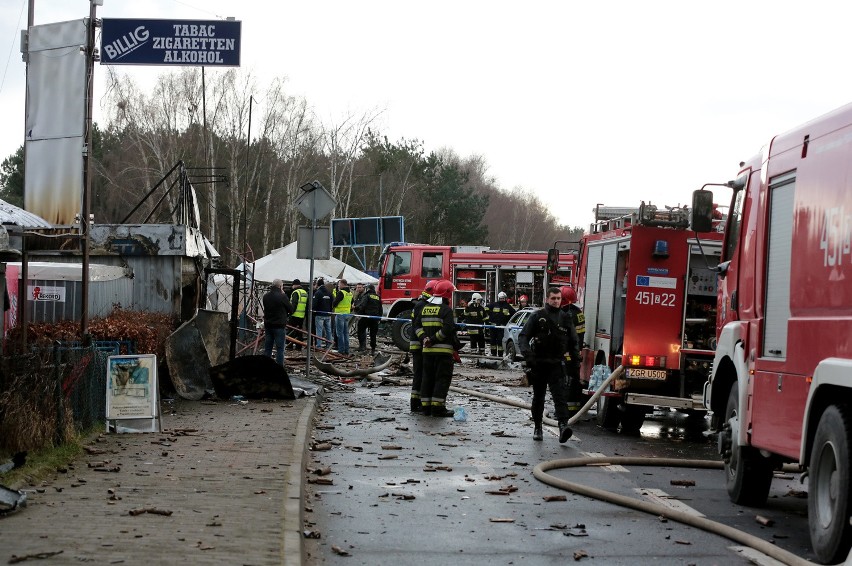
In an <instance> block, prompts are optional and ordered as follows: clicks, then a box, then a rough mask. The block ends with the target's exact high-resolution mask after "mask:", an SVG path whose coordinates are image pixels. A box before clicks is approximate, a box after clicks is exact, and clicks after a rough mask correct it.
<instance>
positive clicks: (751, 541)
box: [370, 366, 852, 566]
mask: <svg viewBox="0 0 852 566" xmlns="http://www.w3.org/2000/svg"><path fill="white" fill-rule="evenodd" d="M623 372H624V367H623V366H618V367H617V368H616V369H615V370H614V371H613V372H612V373H611V374H610V376H609V377H608V378H606V379H605V380H604V382H603V383H601V385H600V387H599V388H598V389H597V391H595V393H594V394H593V395H592V396H591V397H590V398H589V400H588V401H587V402H586V404H585V405H583V407H582V408H581V409H580V410H579V411H578V412H577V414H576V415H574V416H573V417H571V419H569V420H568V424H569V425H573V424H575V423H576V422H577V421H578V420H579V419H580V417H581V416H583V415H584V414H585V413H586V412H588V410H589V409H590V408H592V406H594V404H595V403H597V400H598V399H599V398H600V396H601V395H602V394H603V392H604V391H606V390H607V388H608V387H609V385H610V383H612V381H613V380H615V379H616V378H617V377H619V376H620V375H621V374H622V373H623ZM370 379H376V380H381V379H382V378H380V377H372V376H371V377H370ZM450 391H454V392H456V393H462V394H464V395H469V396H471V397H477V398H479V399H486V400H488V401H494V402H495V403H501V404H503V405H509V406H512V407H518V408H521V409H530V405H529V404H528V403H524V402H523V401H518V400H515V399H507V398H505V397H500V396H498V395H492V394H489V393H481V392H479V391H475V390H472V389H467V388H464V387H457V386H455V385H453V386H451V387H450ZM544 423H545V424H547V425H549V426H557V425H558V423H557V421H555V420H553V419H550V418H545V419H544ZM616 464H620V465H624V466H656V467H669V468H675V467H677V468H701V469H722V468H723V464H722V462H719V461H716V460H688V459H678V458H634V457H625V456H612V457H606V456H604V457H584V458H566V459H560V460H549V461H546V462H541V463H540V464H538V465H536V466H535V468H533V476H534V477H535V478H536V479H537V480H539V481H541V482H543V483H546V484H548V485H550V486H553V487H556V488H559V489H563V490H565V491H570V492H572V493H576V494H578V495H583V496H586V497H591V498H593V499H598V500H600V501H606V502H608V503H613V504H615V505H619V506H621V507H628V508H630V509H635V510H637V511H642V512H644V513H649V514H651V515H654V516H656V517H661V516H662V517H666V518H667V519H670V520H672V521H677V522H679V523H683V524H685V525H689V526H692V527H696V528H699V529H701V530H704V531H707V532H709V533H713V534H716V535H719V536H722V537H725V538H727V539H729V540H732V541H734V542H736V543H739V544H742V545H744V546H747V547H749V548H752V549H754V550H757V551H759V552H762V553H763V554H765V555H767V556H769V557H770V558H773V559H774V560H777V561H779V562H781V563H783V564H787V565H788V566H805V565H814V563H813V562H810V561H809V560H805V559H804V558H801V557H799V556H796V555H795V554H793V553H792V552H789V551H786V550H783V549H781V548H778V547H777V546H776V545H774V544H772V543H770V542H767V541H765V540H763V539H761V538H759V537H756V536H754V535H750V534H748V533H745V532H743V531H740V530H737V529H735V528H733V527H729V526H728V525H725V524H722V523H719V522H717V521H711V520H710V519H706V518H704V517H696V516H694V515H690V514H688V513H684V512H682V511H676V510H674V509H671V508H669V507H666V506H663V505H658V504H655V503H650V502H648V501H642V500H639V499H635V498H633V497H627V496H624V495H619V494H617V493H613V492H610V491H605V490H602V489H598V488H594V487H589V486H585V485H582V484H578V483H574V482H570V481H567V480H563V479H560V478H557V477H555V476H553V475H550V474H549V473H548V472H549V471H551V470H559V469H564V468H577V467H580V466H601V465H616ZM845 564H852V553H850V556H849V558H847V560H846V562H845Z"/></svg>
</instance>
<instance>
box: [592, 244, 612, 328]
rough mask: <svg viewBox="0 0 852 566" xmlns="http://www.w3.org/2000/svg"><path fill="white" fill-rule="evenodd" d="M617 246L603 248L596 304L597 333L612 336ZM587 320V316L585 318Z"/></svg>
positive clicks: (608, 245) (607, 245)
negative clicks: (598, 298)
mask: <svg viewBox="0 0 852 566" xmlns="http://www.w3.org/2000/svg"><path fill="white" fill-rule="evenodd" d="M617 256H618V244H617V243H615V242H613V243H611V244H606V245H605V246H604V247H603V258H602V260H601V262H602V263H601V287H600V301H599V302H598V322H597V325H596V330H597V332H602V333H604V334H612V311H613V304H614V301H615V274H616V271H617V268H618V262H617V261H616V258H617ZM586 319H587V320H588V316H587V317H586Z"/></svg>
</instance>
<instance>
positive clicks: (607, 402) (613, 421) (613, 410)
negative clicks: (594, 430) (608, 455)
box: [598, 396, 621, 432]
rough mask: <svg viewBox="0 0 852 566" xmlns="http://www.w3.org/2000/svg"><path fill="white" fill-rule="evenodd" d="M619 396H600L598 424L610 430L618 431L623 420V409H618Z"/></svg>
mask: <svg viewBox="0 0 852 566" xmlns="http://www.w3.org/2000/svg"><path fill="white" fill-rule="evenodd" d="M617 405H618V397H604V396H600V397H599V398H598V425H600V426H601V428H603V429H604V430H608V431H610V432H617V431H618V424H619V423H620V422H621V411H619V410H618V407H617Z"/></svg>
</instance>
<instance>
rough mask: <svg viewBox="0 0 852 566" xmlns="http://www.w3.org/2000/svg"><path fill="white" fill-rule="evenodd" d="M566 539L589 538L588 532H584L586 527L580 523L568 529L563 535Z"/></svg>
mask: <svg viewBox="0 0 852 566" xmlns="http://www.w3.org/2000/svg"><path fill="white" fill-rule="evenodd" d="M562 534H563V535H565V536H566V537H587V536H589V533H588V531H586V525H584V524H582V523H577V524H576V525H574V526H573V527H571V528H570V529H566V530H565V531H564V532H563V533H562Z"/></svg>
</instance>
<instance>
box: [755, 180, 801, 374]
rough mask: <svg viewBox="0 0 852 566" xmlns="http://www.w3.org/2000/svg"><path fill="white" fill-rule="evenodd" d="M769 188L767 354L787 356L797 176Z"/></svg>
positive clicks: (765, 348)
mask: <svg viewBox="0 0 852 566" xmlns="http://www.w3.org/2000/svg"><path fill="white" fill-rule="evenodd" d="M769 188H770V194H769V199H770V201H769V207H770V209H769V242H768V247H769V252H768V254H767V256H768V257H767V260H766V309H765V311H764V312H765V320H764V325H763V357H768V358H786V350H787V321H788V320H789V319H790V256H791V252H792V247H793V203H794V197H795V194H796V183H795V178H793V177H791V176H789V175H785V176H784V178H783V179H781V180H779V181H773V182H772V184H770V187H769Z"/></svg>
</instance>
